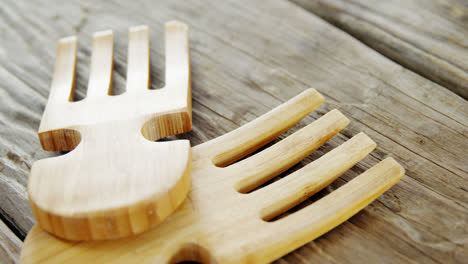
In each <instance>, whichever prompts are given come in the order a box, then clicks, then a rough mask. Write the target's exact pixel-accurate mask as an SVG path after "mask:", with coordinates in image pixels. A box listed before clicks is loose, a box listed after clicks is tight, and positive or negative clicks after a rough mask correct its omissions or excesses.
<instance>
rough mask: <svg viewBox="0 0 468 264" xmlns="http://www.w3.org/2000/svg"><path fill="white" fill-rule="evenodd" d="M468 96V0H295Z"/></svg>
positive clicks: (361, 38)
mask: <svg viewBox="0 0 468 264" xmlns="http://www.w3.org/2000/svg"><path fill="white" fill-rule="evenodd" d="M292 2H294V3H296V4H298V5H299V6H302V7H304V8H305V9H307V10H309V11H310V12H312V13H314V14H316V15H318V16H320V17H322V18H324V19H325V20H327V21H329V22H330V23H332V24H333V25H336V26H337V27H339V28H341V29H343V30H344V31H346V32H347V33H349V34H351V35H352V36H354V37H356V38H357V39H359V40H361V41H362V42H364V43H366V44H367V45H369V46H370V47H372V48H373V49H375V50H377V51H378V52H380V53H382V54H384V55H385V56H387V57H388V58H390V59H392V60H394V61H396V62H397V63H399V64H401V65H403V66H405V67H406V68H408V69H410V70H412V71H414V72H416V73H419V74H421V75H422V76H424V77H426V78H427V79H429V80H432V81H434V82H437V83H439V84H440V85H442V86H444V87H446V88H448V89H450V90H452V91H453V92H455V93H457V94H458V95H460V96H462V97H463V98H465V99H468V2H466V1H464V0H438V1H425V0H409V1H408V0H391V1H367V0H352V1H347V0H292Z"/></svg>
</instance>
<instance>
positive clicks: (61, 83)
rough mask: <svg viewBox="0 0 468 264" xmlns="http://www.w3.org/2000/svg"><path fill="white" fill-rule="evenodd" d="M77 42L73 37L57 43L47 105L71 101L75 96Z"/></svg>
mask: <svg viewBox="0 0 468 264" xmlns="http://www.w3.org/2000/svg"><path fill="white" fill-rule="evenodd" d="M77 43H78V40H77V38H76V37H75V36H71V37H66V38H62V39H60V40H59V42H58V46H57V55H56V59H55V66H54V75H53V77H52V84H51V88H50V94H49V100H48V102H47V104H53V103H64V102H67V101H73V98H74V95H75V91H74V88H75V66H76V50H77V46H78V44H77Z"/></svg>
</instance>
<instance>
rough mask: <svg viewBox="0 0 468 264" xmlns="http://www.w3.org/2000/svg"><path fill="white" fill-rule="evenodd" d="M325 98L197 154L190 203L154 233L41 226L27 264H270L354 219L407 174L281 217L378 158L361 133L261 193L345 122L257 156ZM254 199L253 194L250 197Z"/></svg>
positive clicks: (356, 183)
mask: <svg viewBox="0 0 468 264" xmlns="http://www.w3.org/2000/svg"><path fill="white" fill-rule="evenodd" d="M322 101H323V97H322V96H321V95H320V94H319V93H318V92H316V91H315V90H313V89H310V90H307V91H305V92H303V93H302V94H300V95H298V96H296V97H295V98H293V99H291V100H290V101H288V102H287V103H285V104H283V105H281V106H279V107H277V108H276V109H274V110H272V111H270V112H269V113H267V114H265V115H264V116H262V117H260V118H258V119H256V120H254V121H252V122H250V123H248V124H246V125H244V126H243V127H241V128H238V129H236V130H234V131H232V132H230V133H228V134H226V135H224V136H221V137H219V138H216V139H214V140H211V141H209V142H206V143H204V144H201V145H198V146H196V147H194V148H193V149H192V153H193V156H192V188H191V190H190V193H189V196H188V199H187V200H185V202H184V203H183V206H182V207H181V208H180V209H179V210H177V211H176V212H175V213H174V214H173V215H171V216H170V217H168V218H167V219H166V221H164V222H163V223H162V224H161V225H159V226H158V227H157V228H154V229H152V230H150V231H148V232H145V233H143V234H140V235H138V236H135V237H130V238H124V239H119V240H112V241H102V242H82V243H72V242H67V241H64V240H60V239H57V238H56V237H54V236H51V235H49V234H48V233H46V232H44V231H42V230H41V229H40V228H38V227H37V226H36V227H34V228H33V229H32V230H31V232H30V233H29V234H28V236H27V238H26V240H25V243H24V246H23V250H22V255H21V259H22V261H23V262H24V263H40V262H45V261H47V262H48V263H49V262H50V263H88V262H99V263H178V262H180V261H186V260H189V261H199V262H202V263H267V262H270V261H273V260H275V259H277V258H279V257H281V256H283V255H285V254H287V253H288V252H290V251H292V250H294V249H296V248H298V247H300V246H302V245H304V244H305V243H307V242H309V241H311V240H313V239H315V238H317V237H319V236H321V235H322V234H324V233H325V232H327V231H329V230H330V229H332V228H334V227H335V226H337V225H339V224H340V223H342V222H344V221H345V220H347V219H348V218H349V217H351V216H352V215H354V214H356V213H357V212H358V211H359V210H361V209H362V208H364V207H365V206H367V205H368V204H369V203H371V202H372V201H373V200H374V199H376V198H377V197H378V196H379V195H381V194H382V193H383V192H385V191H386V190H387V189H389V188H390V187H391V186H393V185H394V184H395V183H396V182H397V181H398V180H399V179H400V178H401V177H402V176H403V175H404V169H403V168H402V167H401V166H400V165H399V164H398V163H397V162H395V161H394V160H393V159H392V158H388V159H385V160H384V161H382V162H380V163H378V164H377V165H375V166H374V167H372V168H370V169H369V170H367V171H366V172H364V173H362V174H361V175H359V176H357V177H356V178H354V179H353V180H351V181H350V182H348V183H346V184H345V185H344V186H342V187H340V188H338V189H337V190H335V191H333V192H332V193H330V194H328V195H327V196H325V197H324V198H321V199H319V200H318V201H316V202H314V203H313V204H311V205H308V206H306V207H305V208H302V209H300V210H298V211H297V212H294V213H292V214H290V215H288V216H285V217H283V218H280V219H278V220H274V218H275V217H277V216H279V215H280V214H282V213H284V212H286V211H287V210H289V209H290V208H292V207H294V206H295V205H297V204H299V203H301V202H302V201H304V200H305V199H307V198H308V197H310V196H311V195H313V194H315V193H316V192H318V191H319V190H321V189H322V188H324V187H326V186H327V185H328V184H330V183H331V182H332V181H334V180H335V179H336V178H338V177H339V176H340V175H341V174H343V173H344V172H346V171H347V170H348V169H349V168H351V167H352V166H353V165H354V164H356V163H357V162H359V161H360V160H361V159H362V158H364V157H365V156H366V155H367V154H368V153H369V152H371V151H372V150H373V149H374V147H375V146H376V144H375V143H374V142H373V141H372V140H371V139H370V138H369V137H367V136H366V135H365V134H363V133H360V134H358V135H356V136H354V137H352V138H351V139H349V140H348V141H346V142H345V143H344V144H342V145H341V146H339V147H337V148H335V149H334V150H332V151H330V152H328V153H327V154H325V155H323V156H322V157H320V158H319V159H317V160H315V161H313V162H312V163H309V164H308V165H306V166H305V167H303V168H301V169H299V170H297V171H296V172H294V173H292V174H290V175H288V176H286V177H284V178H282V179H280V180H278V181H276V182H274V183H272V184H270V185H266V186H264V187H263V188H259V189H256V190H254V189H255V188H257V187H258V186H260V185H262V184H263V183H265V182H266V181H268V180H270V179H272V178H273V177H275V176H277V175H279V174H280V173H282V172H284V171H286V170H287V169H288V168H290V167H292V166H293V165H294V164H296V163H298V162H299V161H301V160H302V159H304V158H305V157H307V156H308V155H309V154H311V153H312V152H313V151H314V150H316V149H317V148H318V147H320V146H321V145H322V144H324V143H325V142H326V141H327V140H328V139H330V138H331V137H333V136H334V135H335V134H337V133H338V132H339V131H341V130H342V129H343V128H344V127H345V126H346V125H347V124H348V123H349V121H348V119H347V118H346V117H344V116H343V115H342V114H341V113H340V112H339V111H338V110H333V111H330V112H329V113H327V114H326V115H324V116H323V117H321V118H320V119H318V120H316V121H315V122H313V123H311V124H309V125H308V126H306V127H304V128H302V129H301V130H299V131H297V132H295V133H294V134H292V135H290V136H288V137H287V138H285V139H283V140H282V141H280V142H278V143H276V144H274V145H272V146H270V147H268V148H266V149H264V150H262V151H261V152H259V153H256V154H255V155H253V156H251V157H248V158H246V159H244V160H241V161H239V162H237V163H233V162H235V161H237V160H239V159H241V158H242V157H244V156H246V155H247V154H249V153H252V152H253V151H255V150H257V149H258V148H260V147H261V146H264V145H265V144H267V143H268V142H270V141H271V140H273V139H274V138H276V137H277V136H278V135H280V134H281V133H283V132H284V131H286V130H287V129H289V128H290V127H292V126H293V125H294V124H296V123H297V122H299V121H300V120H301V119H302V118H304V117H305V116H306V115H307V114H309V113H310V112H311V111H313V110H314V109H315V108H316V107H317V106H318V105H319V104H320V103H321V102H322ZM252 190H254V191H252Z"/></svg>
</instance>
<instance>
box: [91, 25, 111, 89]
mask: <svg viewBox="0 0 468 264" xmlns="http://www.w3.org/2000/svg"><path fill="white" fill-rule="evenodd" d="M113 53H114V34H113V33H112V31H111V30H106V31H100V32H96V33H94V35H93V52H92V55H91V67H90V68H91V69H90V74H89V82H88V91H87V93H86V97H96V96H103V95H110V94H111V93H112V70H113Z"/></svg>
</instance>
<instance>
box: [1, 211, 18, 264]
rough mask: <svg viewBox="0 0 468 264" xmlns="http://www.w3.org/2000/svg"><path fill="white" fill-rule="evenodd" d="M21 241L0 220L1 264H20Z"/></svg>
mask: <svg viewBox="0 0 468 264" xmlns="http://www.w3.org/2000/svg"><path fill="white" fill-rule="evenodd" d="M21 244H22V242H21V240H19V238H18V237H17V236H16V235H15V234H14V233H13V232H11V230H10V229H9V228H8V227H7V226H6V225H5V223H3V221H1V220H0V263H2V264H7V263H9V264H10V263H18V262H19V256H20V249H21Z"/></svg>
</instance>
